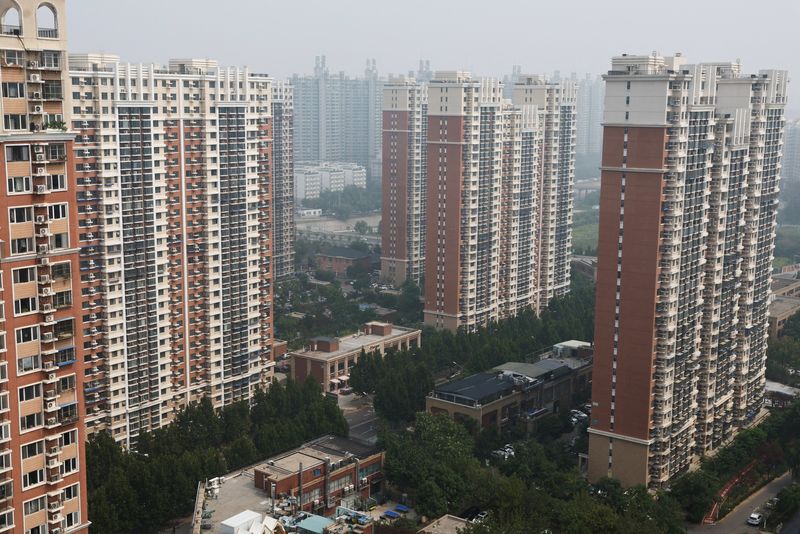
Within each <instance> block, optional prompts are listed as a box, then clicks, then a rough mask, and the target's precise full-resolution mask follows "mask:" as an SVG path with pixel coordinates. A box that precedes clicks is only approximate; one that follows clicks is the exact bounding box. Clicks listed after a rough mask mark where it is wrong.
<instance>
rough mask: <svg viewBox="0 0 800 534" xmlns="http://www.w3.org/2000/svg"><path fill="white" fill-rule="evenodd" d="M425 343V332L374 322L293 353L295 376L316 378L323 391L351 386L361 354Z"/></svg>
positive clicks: (382, 351) (300, 380)
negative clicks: (423, 340)
mask: <svg viewBox="0 0 800 534" xmlns="http://www.w3.org/2000/svg"><path fill="white" fill-rule="evenodd" d="M421 343H422V331H421V330H417V329H413V328H406V327H403V326H397V325H393V324H391V323H383V322H380V321H370V322H368V323H365V324H364V325H363V326H362V327H361V329H360V330H359V331H358V332H356V333H355V334H352V335H349V336H343V337H315V338H312V339H311V342H310V344H309V346H308V347H306V348H305V349H303V350H302V351H292V352H290V353H289V356H290V357H291V362H292V377H293V378H294V380H295V381H297V382H304V381H305V380H306V378H307V377H309V376H311V377H313V378H314V379H315V380H316V381H317V382H318V383H319V384H320V385H321V386H322V389H323V391H325V392H326V393H328V392H338V391H340V390H342V389H346V388H347V387H348V381H349V380H350V369H351V368H352V367H353V366H354V365H355V364H356V362H357V361H358V358H359V357H360V356H361V353H362V352H363V353H366V354H370V353H373V352H376V351H377V352H379V353H380V354H381V355H383V354H386V351H388V350H409V349H413V348H416V347H419V346H420V344H421Z"/></svg>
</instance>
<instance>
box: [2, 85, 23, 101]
mask: <svg viewBox="0 0 800 534" xmlns="http://www.w3.org/2000/svg"><path fill="white" fill-rule="evenodd" d="M3 96H4V97H6V98H25V84H24V83H18V82H3Z"/></svg>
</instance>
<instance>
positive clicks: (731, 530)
mask: <svg viewBox="0 0 800 534" xmlns="http://www.w3.org/2000/svg"><path fill="white" fill-rule="evenodd" d="M791 483H792V477H791V475H790V474H789V473H788V472H787V473H784V474H783V475H782V476H780V477H778V478H776V479H775V480H773V481H772V482H770V483H769V484H767V485H766V486H764V487H763V488H761V489H760V490H758V491H757V492H755V493H754V494H752V495H751V496H750V497H748V498H747V499H745V500H744V501H742V503H740V504H739V506H737V507H736V508H734V509H733V510H732V511H731V512H729V513H728V515H726V516H725V517H723V518H722V519H720V520H719V521H718V522H717V524H716V525H692V526H691V527H689V532H692V533H693V532H719V533H720V534H722V533H724V534H755V533H756V532H758V530H757V529H756V527H751V526H748V525H747V524H746V521H747V518H748V517H749V516H750V514H752V513H753V510H755V509H756V508H758V507H759V506H763V505H764V503H766V502H767V501H768V500H770V499H771V498H773V497H775V496H776V495H777V494H778V492H780V491H781V490H782V489H783V488H785V487H786V486H788V485H789V484H791ZM792 534H794V533H792Z"/></svg>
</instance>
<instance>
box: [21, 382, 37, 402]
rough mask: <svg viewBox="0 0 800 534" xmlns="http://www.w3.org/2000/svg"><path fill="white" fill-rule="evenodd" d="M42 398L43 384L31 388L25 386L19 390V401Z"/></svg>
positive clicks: (32, 385)
mask: <svg viewBox="0 0 800 534" xmlns="http://www.w3.org/2000/svg"><path fill="white" fill-rule="evenodd" d="M41 396H42V385H41V384H31V385H30V386H25V387H22V388H19V401H20V402H25V401H29V400H34V399H38V398H39V397H41Z"/></svg>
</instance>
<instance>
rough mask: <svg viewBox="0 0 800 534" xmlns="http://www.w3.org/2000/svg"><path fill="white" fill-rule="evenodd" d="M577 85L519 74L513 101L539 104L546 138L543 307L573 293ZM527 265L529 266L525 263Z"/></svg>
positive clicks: (540, 197) (541, 186) (541, 197)
mask: <svg viewBox="0 0 800 534" xmlns="http://www.w3.org/2000/svg"><path fill="white" fill-rule="evenodd" d="M576 97H577V87H576V85H575V82H573V81H572V80H559V81H551V80H547V78H545V77H544V76H530V75H525V74H519V75H518V80H517V82H516V83H515V84H514V99H513V100H514V104H515V105H516V106H519V107H526V106H531V105H533V106H535V107H536V113H537V115H538V116H539V118H538V123H539V124H538V128H539V137H540V138H541V157H540V160H539V163H538V170H539V180H538V184H537V191H536V193H537V202H536V207H535V208H534V209H536V210H537V220H536V225H535V226H533V227H532V228H534V229H535V230H536V232H537V238H536V240H537V242H536V251H537V252H536V257H535V258H536V265H537V275H538V284H537V286H538V299H539V304H538V309H544V308H546V307H547V304H548V303H549V302H550V300H551V299H553V298H554V297H561V296H564V295H566V294H567V293H568V292H569V285H570V275H571V269H570V263H571V261H570V260H571V257H572V203H573V185H574V183H575V138H576V129H575V117H576ZM521 268H522V269H524V267H521Z"/></svg>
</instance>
